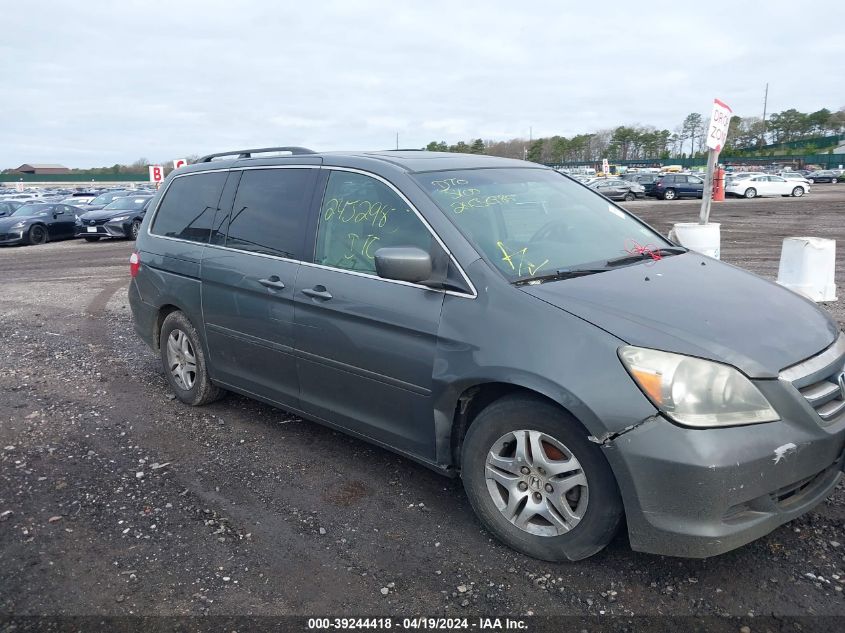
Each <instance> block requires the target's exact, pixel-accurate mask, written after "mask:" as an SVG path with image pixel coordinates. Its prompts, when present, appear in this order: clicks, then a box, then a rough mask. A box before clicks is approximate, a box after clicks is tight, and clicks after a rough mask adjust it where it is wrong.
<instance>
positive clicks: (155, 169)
mask: <svg viewBox="0 0 845 633" xmlns="http://www.w3.org/2000/svg"><path fill="white" fill-rule="evenodd" d="M162 180H164V169H163V168H162V166H161V165H150V182H154V183H156V184H158V183H160V182H161V181H162Z"/></svg>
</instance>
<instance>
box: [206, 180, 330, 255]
mask: <svg viewBox="0 0 845 633" xmlns="http://www.w3.org/2000/svg"><path fill="white" fill-rule="evenodd" d="M315 171H316V170H314V169H256V170H246V171H244V173H243V176H241V182H240V184H239V185H238V193H237V195H236V196H235V203H234V205H233V206H232V213H231V218H230V221H229V229H228V234H227V236H226V246H228V247H229V248H238V249H241V250H245V251H252V252H255V253H265V254H267V255H276V256H278V257H288V258H291V259H296V258H299V257H300V251H301V250H302V245H303V240H304V239H305V225H306V222H307V217H308V204H309V202H310V201H311V193H312V191H313V188H314V178H315ZM221 230H222V229H221Z"/></svg>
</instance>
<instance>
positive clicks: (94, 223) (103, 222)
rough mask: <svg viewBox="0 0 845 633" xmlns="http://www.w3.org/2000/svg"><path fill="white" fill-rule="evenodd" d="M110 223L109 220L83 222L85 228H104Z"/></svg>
mask: <svg viewBox="0 0 845 633" xmlns="http://www.w3.org/2000/svg"><path fill="white" fill-rule="evenodd" d="M106 222H108V220H83V221H82V223H83V224H84V225H85V226H102V225H103V224H105V223H106Z"/></svg>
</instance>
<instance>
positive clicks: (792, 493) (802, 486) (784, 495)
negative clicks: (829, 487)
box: [769, 465, 835, 506]
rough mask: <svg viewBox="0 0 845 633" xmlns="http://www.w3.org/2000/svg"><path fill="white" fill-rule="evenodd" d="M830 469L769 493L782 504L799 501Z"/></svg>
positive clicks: (775, 500)
mask: <svg viewBox="0 0 845 633" xmlns="http://www.w3.org/2000/svg"><path fill="white" fill-rule="evenodd" d="M834 466H835V465H834ZM829 470H830V468H826V469H824V470H823V471H821V472H820V473H816V474H815V475H811V476H810V477H806V478H804V479H802V480H801V481H796V482H795V483H793V484H790V485H788V486H784V487H783V488H780V489H778V490H775V491H774V492H773V493H771V494H770V495H769V497H770V498H771V500H772V501H774V502H775V503H776V504H778V505H780V506H783V505H787V504H790V503H797V502H798V501H800V500H801V499H802V498H803V497H804V493H805V492H806V491H807V489H808V488H809V487H810V486H812V485H813V484H815V483H817V482H818V481H819V480H820V479H822V478H823V477H824V476H825V475H826V474H827V473H828V471H829Z"/></svg>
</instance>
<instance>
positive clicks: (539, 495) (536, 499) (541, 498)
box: [534, 492, 543, 503]
mask: <svg viewBox="0 0 845 633" xmlns="http://www.w3.org/2000/svg"><path fill="white" fill-rule="evenodd" d="M542 500H543V495H541V494H540V493H539V492H535V493H534V501H536V502H537V503H540V501H542Z"/></svg>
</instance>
